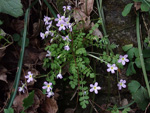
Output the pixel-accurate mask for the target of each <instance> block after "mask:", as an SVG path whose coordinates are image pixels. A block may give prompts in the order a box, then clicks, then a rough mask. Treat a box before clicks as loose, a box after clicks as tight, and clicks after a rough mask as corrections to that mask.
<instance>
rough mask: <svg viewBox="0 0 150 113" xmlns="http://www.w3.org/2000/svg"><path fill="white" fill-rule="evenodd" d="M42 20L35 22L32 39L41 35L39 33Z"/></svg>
mask: <svg viewBox="0 0 150 113" xmlns="http://www.w3.org/2000/svg"><path fill="white" fill-rule="evenodd" d="M40 27H41V26H40V20H39V21H38V22H35V23H34V24H33V34H32V37H36V36H38V35H39V32H40Z"/></svg>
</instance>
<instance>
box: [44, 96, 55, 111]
mask: <svg viewBox="0 0 150 113" xmlns="http://www.w3.org/2000/svg"><path fill="white" fill-rule="evenodd" d="M41 111H42V112H44V113H56V112H57V111H58V106H57V102H56V100H55V99H54V97H52V98H48V97H46V100H45V101H44V103H43V104H42V107H41Z"/></svg>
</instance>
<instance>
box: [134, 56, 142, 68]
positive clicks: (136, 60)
mask: <svg viewBox="0 0 150 113" xmlns="http://www.w3.org/2000/svg"><path fill="white" fill-rule="evenodd" d="M135 64H136V66H137V67H138V68H141V67H142V66H141V61H140V58H139V57H138V58H136V59H135Z"/></svg>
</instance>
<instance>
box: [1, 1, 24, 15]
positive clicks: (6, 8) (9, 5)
mask: <svg viewBox="0 0 150 113" xmlns="http://www.w3.org/2000/svg"><path fill="white" fill-rule="evenodd" d="M0 12H2V13H6V14H9V15H11V16H14V17H19V16H22V15H23V10H22V4H21V1H20V0H0Z"/></svg>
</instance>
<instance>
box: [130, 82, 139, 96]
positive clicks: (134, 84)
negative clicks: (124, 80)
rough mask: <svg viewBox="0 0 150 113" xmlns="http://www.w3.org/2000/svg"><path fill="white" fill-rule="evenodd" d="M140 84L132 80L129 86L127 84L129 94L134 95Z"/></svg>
mask: <svg viewBox="0 0 150 113" xmlns="http://www.w3.org/2000/svg"><path fill="white" fill-rule="evenodd" d="M140 86H141V84H140V83H139V82H138V81H136V80H132V81H131V82H130V83H129V84H128V89H129V90H130V92H131V93H132V94H133V93H135V92H136V91H137V90H138V89H139V88H140Z"/></svg>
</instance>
